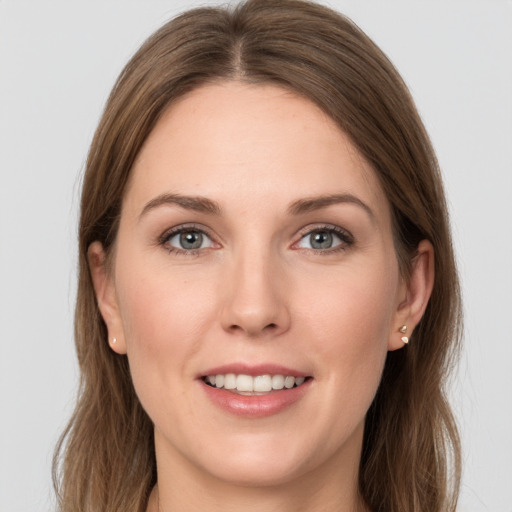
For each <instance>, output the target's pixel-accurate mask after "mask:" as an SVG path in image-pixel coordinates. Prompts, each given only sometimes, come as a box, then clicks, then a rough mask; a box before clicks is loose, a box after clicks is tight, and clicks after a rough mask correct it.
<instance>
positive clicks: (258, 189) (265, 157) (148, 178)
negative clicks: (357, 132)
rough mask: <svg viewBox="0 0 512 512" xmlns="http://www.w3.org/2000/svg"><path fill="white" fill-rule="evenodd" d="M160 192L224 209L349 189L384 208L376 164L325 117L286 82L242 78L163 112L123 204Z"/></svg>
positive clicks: (204, 90) (383, 210)
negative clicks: (194, 197) (251, 81)
mask: <svg viewBox="0 0 512 512" xmlns="http://www.w3.org/2000/svg"><path fill="white" fill-rule="evenodd" d="M161 193H180V194H187V195H204V196H206V197H210V196H211V197H213V198H214V199H215V200H216V201H218V202H220V203H221V204H222V203H223V204H225V205H226V207H229V205H230V204H232V203H234V202H235V201H237V200H240V199H244V200H245V201H249V200H255V199H258V198H264V199H265V201H266V203H269V202H270V203H271V204H273V205H276V206H278V205H281V204H282V205H284V204H285V203H289V202H292V201H294V200H296V199H298V198H301V197H309V196H315V195H322V194H334V193H350V194H355V195H358V196H362V197H360V198H361V199H362V200H364V201H366V202H369V203H370V204H372V205H374V207H375V208H377V210H378V209H381V212H380V213H384V214H386V215H387V210H388V205H387V200H386V198H385V197H384V194H383V192H382V189H381V187H380V185H379V183H378V179H377V177H376V175H375V173H374V171H373V169H372V168H371V166H370V165H369V164H368V163H367V162H366V160H365V159H364V158H363V157H362V155H361V154H360V153H359V152H358V151H357V149H356V148H355V147H354V146H353V144H352V143H351V142H350V140H349V139H348V137H347V136H346V135H345V134H344V133H343V132H342V131H341V130H340V129H339V128H338V126H337V125H336V124H335V122H334V121H333V120H332V119H331V118H330V117H329V116H327V115H326V114H325V113H324V112H323V111H321V110H320V109H319V108H318V107H317V106H316V105H315V104H313V103H312V102H311V101H309V100H307V99H304V98H303V97H301V96H299V95H297V94H294V93H292V92H290V91H288V90H286V89H284V88H281V87H278V86H274V85H248V84H243V83H240V82H226V83H220V84H211V85H206V86H203V87H201V88H199V89H196V90H194V91H192V92H191V93H189V94H188V95H186V96H184V97H183V98H181V99H180V100H179V101H177V102H176V103H174V104H172V105H171V106H170V107H169V108H168V109H167V111H166V112H165V113H164V114H163V116H162V118H161V119H160V120H159V122H158V123H157V125H156V126H155V128H154V129H153V131H152V132H151V133H150V135H149V137H148V139H147V140H146V142H145V144H144V146H143V147H142V149H141V151H140V153H139V155H138V157H137V160H136V162H135V165H134V167H133V169H132V174H131V177H130V181H129V185H128V189H127V192H126V194H125V200H126V201H125V202H126V203H128V204H130V205H132V206H135V204H136V203H138V204H139V205H140V204H142V203H144V202H146V201H149V200H151V199H152V197H155V196H156V195H158V194H161ZM247 204H249V203H247ZM377 213H379V212H377Z"/></svg>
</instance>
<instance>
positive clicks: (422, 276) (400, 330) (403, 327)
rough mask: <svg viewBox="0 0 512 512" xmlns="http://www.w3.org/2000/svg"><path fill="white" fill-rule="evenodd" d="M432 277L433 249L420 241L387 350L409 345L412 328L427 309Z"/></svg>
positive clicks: (429, 244) (426, 241)
mask: <svg viewBox="0 0 512 512" xmlns="http://www.w3.org/2000/svg"><path fill="white" fill-rule="evenodd" d="M434 275H435V270H434V248H433V246H432V244H431V243H430V242H429V241H428V240H422V241H421V242H420V243H419V245H418V250H417V252H416V255H415V256H414V259H413V261H412V263H411V274H410V276H409V279H408V281H407V283H405V287H404V289H405V297H404V298H403V300H402V301H401V302H400V303H399V305H398V308H397V311H396V315H395V320H394V322H393V326H392V332H391V334H390V338H389V344H388V350H396V349H399V348H402V347H403V346H404V344H407V343H409V339H410V338H411V334H412V332H413V330H414V328H415V327H416V325H418V323H419V321H420V320H421V317H422V316H423V313H425V309H426V308H427V304H428V301H429V299H430V295H431V294H432V289H433V287H434ZM406 332H407V336H406V335H405V333H406ZM412 342H414V337H412Z"/></svg>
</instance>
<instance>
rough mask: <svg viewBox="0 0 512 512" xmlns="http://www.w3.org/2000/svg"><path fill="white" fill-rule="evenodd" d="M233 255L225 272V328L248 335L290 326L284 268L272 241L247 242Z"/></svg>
mask: <svg viewBox="0 0 512 512" xmlns="http://www.w3.org/2000/svg"><path fill="white" fill-rule="evenodd" d="M232 258H233V259H232V261H231V265H230V268H229V269H228V271H227V272H228V275H226V280H227V283H226V288H227V296H226V300H225V304H224V310H223V314H222V322H223V326H224V328H225V329H227V330H230V331H243V332H245V333H246V334H247V335H249V336H259V335H262V334H263V333H269V332H273V333H279V332H283V331H284V330H286V329H288V327H289V312H288V308H287V305H286V300H285V297H284V295H283V291H284V290H283V289H279V285H280V281H281V280H282V268H281V265H280V262H279V257H278V255H277V253H276V251H274V250H273V249H272V247H271V244H269V243H268V241H267V243H266V244H253V243H251V244H246V245H244V246H241V247H239V248H238V250H236V251H234V252H233V254H232Z"/></svg>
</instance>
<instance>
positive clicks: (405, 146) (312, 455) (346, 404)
mask: <svg viewBox="0 0 512 512" xmlns="http://www.w3.org/2000/svg"><path fill="white" fill-rule="evenodd" d="M459 326H460V304H459V293H458V282H457V276H456V271H455V265H454V259H453V253H452V249H451V241H450V234H449V229H448V220H447V213H446V205H445V200H444V195H443V190H442V184H441V179H440V175H439V171H438V168H437V164H436V159H435V156H434V153H433V150H432V148H431V146H430V143H429V140H428V136H427V135H426V133H425V130H424V128H423V126H422V124H421V121H420V119H419V117H418V114H417V113H416V110H415V108H414V105H413V103H412V100H411V99H410V96H409V94H408V92H407V89H406V87H405V86H404V84H403V82H402V81H401V79H400V77H399V76H398V74H397V72H396V70H395V69H394V68H393V67H392V65H391V64H390V63H389V61H388V60H387V59H386V57H385V56H384V55H383V54H382V53H381V52H380V50H379V49H378V48H377V47H376V46H375V45H374V44H373V43H372V42H371V41H370V40H369V39H368V38H367V37H366V36H365V35H364V34H362V33H361V31H360V30H359V29H357V28H356V27H355V26H354V25H353V24H352V23H351V22H350V21H348V20H347V19H345V18H343V17H341V16H340V15H338V14H336V13H334V12H332V11H330V10H329V9H327V8H324V7H320V6H318V5H315V4H311V3H307V2H302V1H296V0H285V1H280V2H275V1H269V0H252V1H251V0H250V1H248V2H247V3H244V4H240V5H239V6H238V7H236V8H235V9H233V10H226V9H199V10H194V11H190V12H188V13H185V14H184V15H182V16H180V17H178V18H177V19H175V20H173V21H171V22H169V23H168V24H167V25H165V26H164V27H163V28H162V29H160V30H159V31H158V32H157V33H155V34H154V35H153V36H152V37H151V38H150V39H149V40H148V41H147V42H146V43H145V44H144V45H143V46H142V48H141V49H140V50H139V51H138V52H137V54H136V55H135V56H134V57H133V58H132V60H131V61H130V62H129V63H128V65H127V67H126V68H125V70H124V71H123V72H122V74H121V76H120V78H119V80H118V82H117V84H116V85H115V87H114V90H113V92H112V94H111V96H110V98H109V100H108V103H107V106H106V109H105V113H104V115H103V117H102V120H101V122H100V125H99V127H98V130H97V132H96V135H95V138H94V140H93V143H92V147H91V150H90V154H89V158H88V162H87V170H86V174H85V178H84V185H83V194H82V210H81V221H80V277H79V290H78V299H77V310H76V343H77V350H78V357H79V362H80V367H81V372H82V386H81V393H80V398H79V401H78V404H77V407H76V410H75V414H74V416H73V418H72V420H71V422H70V425H69V427H68V429H67V431H66V433H65V435H64V437H63V441H61V444H60V446H59V451H58V454H61V455H62V458H61V459H59V458H57V459H56V466H57V465H58V461H59V460H61V461H62V464H61V465H60V467H57V468H56V482H57V489H58V492H59V496H60V500H61V501H60V503H61V510H64V511H67V510H74V511H75V510H83V511H92V510H95V511H97V510H108V511H114V510H119V511H121V510H123V511H126V510H137V511H144V510H147V511H159V512H168V511H179V510H198V509H204V508H208V509H210V510H217V509H221V508H222V510H235V509H236V510H240V509H241V508H242V507H243V508H244V509H246V510H253V509H254V510H277V509H279V510H285V511H286V510H304V511H312V510H323V511H324V510H325V511H331V510H333V511H334V510H336V511H349V510H350V511H374V512H375V511H429V512H431V511H446V510H454V508H455V503H456V495H457V485H458V478H459V447H458V437H457V431H456V427H455V425H454V421H453V418H452V415H451V411H450V408H449V406H448V404H447V402H446V399H445V395H444V389H443V386H444V382H445V379H446V377H447V371H448V369H449V368H450V366H451V363H452V360H453V356H454V355H455V354H456V349H457V344H458V334H459ZM64 441H65V442H64ZM58 457H59V455H58ZM59 469H60V473H59Z"/></svg>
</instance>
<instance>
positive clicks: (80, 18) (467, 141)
mask: <svg viewBox="0 0 512 512" xmlns="http://www.w3.org/2000/svg"><path fill="white" fill-rule="evenodd" d="M202 3H203V4H205V3H214V2H202ZM198 4H199V2H191V1H173V0H167V1H160V0H124V1H119V0H117V1H114V0H111V1H109V2H105V1H99V0H87V1H85V0H75V1H69V0H52V1H51V0H40V1H37V0H32V1H30V0H11V1H9V0H0V512H21V511H22V512H35V511H49V510H51V509H52V490H51V480H50V463H51V455H52V450H53V447H54V444H55V442H56V440H57V437H58V435H59V432H60V431H61V430H62V428H63V426H64V424H65V422H66V419H67V417H68V416H69V414H70V411H71V405H72V402H73V396H74V392H75V389H76V382H77V370H76V364H75V356H74V348H73V341H72V322H73V308H74V297H75V280H76V271H75V267H76V249H75V230H76V218H77V209H76V206H77V201H78V197H79V186H80V173H81V170H82V167H83V162H84V159H85V156H86V153H87V148H88V145H89V143H90V140H91V137H92V135H93V131H94V128H95V126H96V123H97V121H98V117H99V115H100V113H101V110H102V106H103V104H104V101H105V99H106V97H107V94H108V92H109V90H110V88H111V86H112V84H113V82H114V79H115V77H116V76H117V74H118V73H119V71H120V70H121V67H122V66H123V65H124V63H125V62H126V61H127V59H128V58H129V57H130V55H131V54H132V53H133V52H134V51H135V49H136V48H137V47H138V45H139V44H140V43H141V42H142V41H143V40H144V39H145V37H146V36H148V35H149V34H150V33H151V32H152V31H153V30H154V29H156V28H157V27H158V26H160V25H161V24H162V23H163V22H164V21H165V20H167V19H168V18H169V17H170V16H172V15H173V14H175V13H176V12H178V11H181V10H183V9H184V8H187V7H190V6H191V5H198ZM328 5H331V6H332V7H335V8H337V9H339V10H341V11H342V12H344V13H346V14H348V15H349V16H351V17H352V18H353V19H354V20H355V21H356V23H358V24H359V25H360V26H361V27H362V28H363V29H364V30H365V31H367V32H368V33H369V35H370V36H371V37H372V38H374V40H375V41H376V42H377V43H378V44H379V45H380V46H381V47H382V48H383V49H384V51H386V52H387V53H388V55H389V56H390V57H391V59H392V60H393V62H394V63H395V64H396V66H397V67H398V69H399V70H400V71H401V73H402V74H403V76H404V77H405V80H406V81H407V83H408V84H409V86H410V88H411V90H412V93H413V95H414V97H415V99H416V101H417V104H418V106H419V110H420V112H421V114H422V116H423V118H424V121H425V123H426V125H427V128H428V130H429V132H430V134H431V136H432V139H433V142H434V145H435V147H436V149H437V152H438V156H439V159H440V163H441V166H442V168H443V172H444V176H445V180H446V187H447V192H448V197H449V202H450V207H451V211H452V221H453V230H454V235H455V244H456V250H457V254H458V258H459V263H460V271H461V276H462V280H463V288H464V294H465V307H466V335H465V349H464V354H463V358H462V363H461V366H460V369H459V371H458V373H457V375H456V377H455V379H454V381H453V385H452V388H451V396H452V402H453V404H454V407H455V410H456V413H457V417H458V419H459V423H460V426H461V432H462V438H463V443H464V467H465V471H464V479H463V487H462V497H461V503H460V510H461V511H464V512H466V511H467V512H484V511H490V512H510V511H512V335H511V331H510V325H509V324H510V317H511V315H512V271H511V266H512V265H511V263H512V257H511V254H512V229H511V226H512V200H511V193H512V99H511V95H512V64H511V63H512V2H511V1H509V0H460V1H458V0H387V1H385V2H384V1H382V0H337V1H335V0H332V1H330V2H329V3H328Z"/></svg>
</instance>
